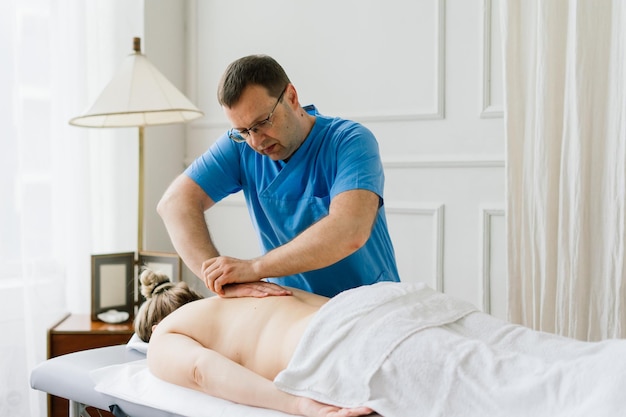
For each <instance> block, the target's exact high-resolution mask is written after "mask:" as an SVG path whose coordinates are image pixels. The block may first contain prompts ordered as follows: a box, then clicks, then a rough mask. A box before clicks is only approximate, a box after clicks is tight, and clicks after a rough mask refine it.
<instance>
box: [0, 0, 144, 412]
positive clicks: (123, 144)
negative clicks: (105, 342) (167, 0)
mask: <svg viewBox="0 0 626 417" xmlns="http://www.w3.org/2000/svg"><path fill="white" fill-rule="evenodd" d="M142 5H143V2H142V1H139V0H137V1H124V0H117V1H113V0H97V1H96V0H94V1H90V2H84V1H82V0H52V1H41V0H8V1H2V2H0V62H2V65H0V92H1V94H0V126H1V127H2V132H3V133H2V135H1V139H0V144H1V145H2V146H1V147H2V150H1V151H0V248H1V250H0V259H1V260H2V264H1V267H0V296H1V297H2V302H1V303H0V313H1V314H0V335H1V336H0V417H9V416H10V417H16V416H28V417H33V416H42V417H43V416H45V415H47V410H46V396H45V394H43V393H40V392H37V391H33V390H31V389H30V385H29V376H30V370H31V369H32V368H33V367H34V366H35V365H36V364H38V363H39V362H41V361H43V360H44V359H46V355H47V351H46V332H47V329H48V328H49V327H50V326H51V325H53V324H54V323H55V322H56V321H58V320H60V319H61V318H63V317H64V315H65V314H67V313H68V312H72V313H81V314H86V313H89V310H90V302H91V301H90V285H91V281H90V277H91V269H90V268H91V265H90V259H91V254H92V253H104V252H107V251H114V252H120V251H124V250H127V249H129V248H133V247H134V245H135V241H134V237H135V232H134V230H136V225H135V224H133V223H132V221H133V220H132V219H134V218H135V216H136V214H135V213H136V206H133V203H130V204H128V201H131V202H132V201H136V197H134V196H136V189H134V188H132V187H130V189H128V188H129V187H127V186H126V187H125V186H123V184H128V183H131V184H135V183H136V162H134V161H136V159H137V157H136V132H135V131H131V130H122V131H118V132H110V131H107V132H102V131H95V130H93V129H80V128H76V127H72V126H69V124H68V120H69V119H70V118H71V117H73V116H75V115H77V113H80V112H81V111H82V110H83V108H85V107H86V106H87V104H89V102H90V101H92V100H93V99H94V98H95V96H96V95H97V94H98V93H99V91H100V90H101V89H102V88H103V86H104V85H105V83H106V82H107V81H108V79H110V77H111V76H112V74H113V72H114V71H115V69H116V67H117V65H118V64H119V63H120V62H121V60H122V59H123V58H124V56H125V55H126V54H127V53H128V52H129V51H130V50H131V40H132V36H137V35H141V33H142V32H141V30H142V27H141V25H142V19H141V9H142ZM136 26H139V27H136ZM121 38H123V40H124V42H122V41H121ZM129 136H130V137H132V139H133V140H128V139H127V137H129ZM120 155H121V156H120ZM133 158H134V159H133ZM135 204H136V203H135ZM129 222H130V224H127V223H129ZM131 250H132V249H131Z"/></svg>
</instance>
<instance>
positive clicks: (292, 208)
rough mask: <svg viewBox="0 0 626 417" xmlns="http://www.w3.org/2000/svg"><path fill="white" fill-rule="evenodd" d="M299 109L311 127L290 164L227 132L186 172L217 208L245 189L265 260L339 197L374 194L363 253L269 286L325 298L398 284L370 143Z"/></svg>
mask: <svg viewBox="0 0 626 417" xmlns="http://www.w3.org/2000/svg"><path fill="white" fill-rule="evenodd" d="M305 109H306V110H307V112H309V113H310V114H314V115H315V116H316V121H315V124H314V125H313V129H312V130H311V132H310V133H309V136H308V137H307V138H306V140H305V141H304V142H303V143H302V145H301V146H300V148H299V149H298V150H297V151H296V152H295V153H294V154H293V155H292V157H291V158H290V159H289V162H287V163H285V162H283V161H273V160H271V159H270V158H268V157H267V156H263V155H261V154H259V153H257V152H256V151H254V150H253V149H252V148H250V147H249V146H248V145H247V144H246V143H236V142H234V141H232V140H230V139H229V138H228V135H227V134H226V133H225V134H224V135H222V136H221V137H220V138H219V139H218V140H217V141H216V142H215V143H214V144H213V145H212V146H211V147H210V148H209V149H208V150H207V151H206V152H205V153H204V154H203V155H201V156H200V157H199V158H197V159H196V160H195V161H194V162H193V163H192V164H191V166H189V168H187V170H186V171H185V173H186V174H187V175H188V176H189V177H190V178H191V179H193V180H194V181H195V182H196V183H197V184H198V185H199V186H200V187H201V188H202V189H203V190H204V191H205V192H206V193H207V194H208V195H209V196H210V197H211V199H213V201H215V202H218V201H220V200H221V199H223V198H225V197H226V196H228V195H229V194H233V193H236V192H239V191H240V190H243V192H244V195H245V198H246V204H247V206H248V210H249V212H250V217H251V219H252V223H253V225H254V228H255V230H256V232H257V235H258V238H259V240H260V243H261V248H262V250H263V252H264V253H265V252H268V251H270V250H272V249H274V248H276V247H278V246H281V245H283V244H285V243H288V242H289V241H291V240H292V239H293V238H294V237H296V236H297V235H298V234H300V233H301V232H302V231H304V230H305V229H307V228H308V227H309V226H311V225H312V224H313V223H315V222H317V221H318V220H320V219H321V218H322V217H324V216H326V215H327V214H328V208H329V205H330V201H331V200H332V198H333V197H334V196H336V195H337V194H339V193H341V192H343V191H348V190H354V189H365V190H370V191H372V192H374V193H376V194H378V196H379V197H380V208H379V210H378V215H377V218H376V222H375V224H374V228H373V230H372V234H371V236H370V238H369V240H368V241H367V243H366V244H365V245H364V246H363V247H362V248H360V249H359V250H358V251H356V252H355V253H353V254H352V255H350V256H348V257H347V258H344V259H343V260H341V261H339V262H337V263H335V264H333V265H330V266H328V267H325V268H321V269H318V270H314V271H308V272H304V273H301V274H296V275H290V276H287V277H280V278H268V279H267V280H268V281H271V282H275V283H277V284H280V285H285V286H290V287H296V288H300V289H303V290H305V291H310V292H314V293H317V294H321V295H325V296H327V297H332V296H334V295H336V294H338V293H340V292H341V291H344V290H347V289H350V288H354V287H357V286H360V285H365V284H373V283H375V282H378V281H399V280H400V278H399V276H398V271H397V267H396V262H395V255H394V250H393V246H392V243H391V239H390V237H389V233H388V230H387V220H386V218H385V212H384V208H383V198H382V196H383V187H384V173H383V168H382V163H381V161H380V155H379V151H378V143H377V141H376V138H375V137H374V135H373V134H372V133H371V132H370V131H369V130H368V129H367V128H365V127H364V126H362V125H360V124H358V123H355V122H353V121H349V120H343V119H339V118H331V117H327V116H323V115H320V114H319V113H318V112H317V109H315V107H314V106H307V107H305Z"/></svg>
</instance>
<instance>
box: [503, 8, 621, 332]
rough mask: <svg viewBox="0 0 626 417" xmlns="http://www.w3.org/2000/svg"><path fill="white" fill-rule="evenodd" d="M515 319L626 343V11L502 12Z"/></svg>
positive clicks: (512, 311) (511, 292)
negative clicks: (625, 340) (625, 262)
mask: <svg viewBox="0 0 626 417" xmlns="http://www.w3.org/2000/svg"><path fill="white" fill-rule="evenodd" d="M502 30H503V36H504V56H505V58H504V61H505V62H504V73H505V96H506V97H505V106H506V117H505V127H506V138H507V139H506V140H507V201H508V202H507V205H508V207H507V219H508V220H507V233H508V242H509V248H508V265H509V267H508V269H509V270H508V272H509V315H510V319H511V320H513V321H515V322H519V323H521V324H524V325H527V326H530V327H533V328H535V329H540V330H545V331H549V332H555V333H559V334H562V335H566V336H571V337H575V338H579V339H583V340H599V339H605V338H611V337H626V270H625V266H624V256H625V254H626V253H625V240H626V227H625V219H626V217H625V216H626V101H625V97H626V4H625V3H624V2H623V1H622V0H595V1H587V0H560V1H542V0H509V1H504V2H502Z"/></svg>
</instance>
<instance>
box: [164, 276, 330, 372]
mask: <svg viewBox="0 0 626 417" xmlns="http://www.w3.org/2000/svg"><path fill="white" fill-rule="evenodd" d="M290 290H291V291H292V293H293V295H290V296H278V297H265V298H252V297H247V298H219V297H211V298H206V299H203V300H199V301H195V302H192V303H189V304H186V305H184V306H182V307H181V308H179V309H178V310H176V311H174V312H173V313H172V314H170V315H169V316H168V317H166V318H165V319H164V320H163V321H162V322H161V323H160V324H159V325H158V326H157V328H156V329H155V331H154V335H153V337H154V336H156V335H158V334H161V333H180V334H184V335H186V336H189V337H191V338H192V339H194V340H196V341H197V342H199V343H200V344H201V345H202V346H204V347H205V348H208V349H211V350H214V351H215V352H217V353H219V354H221V355H223V356H225V357H227V358H229V359H230V360H232V361H234V362H236V363H239V364H241V365H243V366H245V367H246V368H248V369H250V370H251V371H254V372H256V373H257V374H259V375H261V376H264V377H265V378H267V379H270V380H273V379H274V377H275V376H276V375H277V374H278V373H279V372H280V371H282V370H283V369H285V368H286V367H287V364H288V363H289V360H290V359H291V357H292V356H293V353H294V351H295V348H296V346H297V345H298V342H299V341H300V338H301V336H302V334H303V333H304V330H305V329H306V326H307V324H308V323H309V321H310V319H311V318H312V317H313V315H314V314H315V313H316V312H317V311H318V310H319V308H320V307H321V306H322V305H323V304H325V303H326V302H327V301H328V298H326V297H322V296H319V295H316V294H311V293H308V292H305V291H301V290H297V289H292V288H290Z"/></svg>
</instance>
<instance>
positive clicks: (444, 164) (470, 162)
mask: <svg viewBox="0 0 626 417" xmlns="http://www.w3.org/2000/svg"><path fill="white" fill-rule="evenodd" d="M504 167H505V160H504V157H501V156H494V157H484V156H466V157H458V156H440V155H433V156H419V157H413V158H384V159H383V168H384V169H404V168H409V169H424V168H504Z"/></svg>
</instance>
